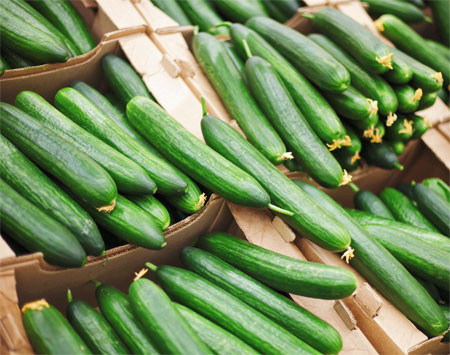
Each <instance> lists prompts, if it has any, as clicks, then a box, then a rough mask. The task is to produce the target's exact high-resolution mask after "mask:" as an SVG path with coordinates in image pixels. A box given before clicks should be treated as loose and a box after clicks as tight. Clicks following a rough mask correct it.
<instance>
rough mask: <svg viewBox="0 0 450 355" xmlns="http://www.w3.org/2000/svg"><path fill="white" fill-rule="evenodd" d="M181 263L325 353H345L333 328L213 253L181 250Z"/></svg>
mask: <svg viewBox="0 0 450 355" xmlns="http://www.w3.org/2000/svg"><path fill="white" fill-rule="evenodd" d="M244 250H245V249H243V251H244ZM181 261H182V263H183V265H184V266H185V267H186V268H187V269H189V270H191V271H193V272H195V273H197V274H199V275H200V276H202V277H204V278H205V279H207V280H209V281H211V282H213V283H214V284H216V285H217V286H219V287H220V288H222V289H223V290H225V291H227V292H229V293H231V294H232V295H234V296H235V297H237V298H239V299H240V300H241V301H243V302H245V303H247V304H248V305H249V306H251V307H253V308H255V309H256V310H257V311H259V312H261V313H262V314H264V315H266V316H267V317H269V318H270V319H272V320H273V321H274V322H276V323H278V324H280V325H281V326H283V327H284V328H285V329H286V330H288V331H290V332H291V333H292V334H294V335H295V336H296V337H298V338H299V339H301V340H303V341H304V342H305V343H307V344H309V345H310V346H312V347H313V348H315V349H316V350H319V351H320V352H321V353H324V354H338V353H339V352H340V351H341V349H342V339H341V337H340V335H339V333H338V332H337V331H336V330H335V329H334V328H333V327H332V326H330V325H329V324H328V323H326V322H325V321H323V320H322V319H320V318H318V317H316V316H315V315H313V314H312V313H310V312H308V311H307V310H305V309H304V308H302V307H300V306H298V305H297V304H296V303H294V302H292V301H291V300H289V299H288V298H286V297H285V296H283V295H281V294H279V293H278V292H276V291H274V290H272V289H270V288H269V287H267V286H265V285H264V284H262V283H260V282H258V281H256V280H255V279H253V278H252V277H250V276H248V275H246V274H245V273H243V272H241V271H239V270H238V269H237V268H235V267H233V266H231V265H230V264H228V263H226V262H224V261H222V260H221V259H219V258H218V257H216V256H214V255H213V254H210V253H208V252H206V251H203V250H200V249H197V248H191V247H186V248H183V249H182V251H181Z"/></svg>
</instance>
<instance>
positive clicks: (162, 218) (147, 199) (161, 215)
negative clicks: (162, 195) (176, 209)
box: [127, 195, 170, 231]
mask: <svg viewBox="0 0 450 355" xmlns="http://www.w3.org/2000/svg"><path fill="white" fill-rule="evenodd" d="M127 198H128V199H129V200H130V201H131V202H133V203H135V204H136V205H138V206H139V207H140V208H142V209H143V210H144V211H145V212H147V213H148V214H149V215H151V216H152V217H153V218H154V219H155V221H156V222H158V224H159V226H160V227H161V229H162V230H163V231H164V230H166V229H167V228H169V225H170V214H169V211H167V208H166V207H165V206H164V205H163V204H162V203H161V202H159V201H158V199H157V198H156V197H154V196H152V195H142V196H127Z"/></svg>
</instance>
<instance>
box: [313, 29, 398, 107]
mask: <svg viewBox="0 0 450 355" xmlns="http://www.w3.org/2000/svg"><path fill="white" fill-rule="evenodd" d="M308 37H309V38H310V39H312V40H313V41H314V42H316V43H317V44H318V45H319V46H321V47H322V48H323V49H325V50H326V51H327V52H328V53H330V54H331V55H332V56H333V57H334V58H336V60H338V61H339V62H340V63H341V64H342V65H343V66H344V67H345V68H346V69H347V70H348V72H349V73H350V77H351V83H352V86H354V87H355V88H356V89H358V90H359V91H360V92H361V93H362V94H363V95H365V96H366V97H368V98H370V99H372V100H376V101H377V102H378V109H379V111H380V113H381V114H382V115H389V114H390V113H394V112H395V111H397V105H398V102H397V96H395V93H394V90H392V88H391V86H390V85H389V84H388V83H387V82H386V81H385V80H384V79H383V78H381V77H380V76H378V75H374V74H372V73H369V72H367V71H366V70H364V69H363V68H362V67H361V66H360V65H359V64H358V62H356V60H355V59H353V58H352V57H351V56H350V55H349V54H348V53H347V52H345V51H344V50H343V49H342V48H341V47H339V46H338V45H336V44H335V43H334V42H333V41H331V40H330V39H329V38H327V37H325V36H324V35H321V34H318V33H313V34H310V35H308Z"/></svg>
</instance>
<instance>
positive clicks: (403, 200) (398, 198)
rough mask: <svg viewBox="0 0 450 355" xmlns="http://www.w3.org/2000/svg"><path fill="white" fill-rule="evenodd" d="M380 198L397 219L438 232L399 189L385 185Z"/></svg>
mask: <svg viewBox="0 0 450 355" xmlns="http://www.w3.org/2000/svg"><path fill="white" fill-rule="evenodd" d="M380 198H381V200H382V201H383V202H384V204H385V205H386V206H387V207H388V208H389V210H390V211H391V213H392V215H393V216H394V217H395V219H396V220H397V221H400V222H404V223H409V224H411V225H413V226H416V227H418V228H422V229H426V230H428V231H431V232H438V230H437V229H436V228H435V227H434V226H433V225H432V224H431V222H430V221H429V220H427V218H426V217H425V216H424V215H423V214H422V213H420V211H419V210H418V209H417V208H416V207H415V206H414V205H413V204H412V202H411V201H410V200H409V199H408V197H406V196H405V195H404V194H402V193H401V192H400V191H398V190H396V189H394V188H392V187H387V188H385V189H384V190H383V191H381V192H380Z"/></svg>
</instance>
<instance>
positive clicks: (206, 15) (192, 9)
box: [178, 0, 228, 35]
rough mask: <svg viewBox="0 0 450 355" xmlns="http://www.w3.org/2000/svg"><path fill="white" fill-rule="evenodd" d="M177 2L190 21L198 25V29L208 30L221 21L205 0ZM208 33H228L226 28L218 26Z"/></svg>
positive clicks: (181, 0) (182, 0)
mask: <svg viewBox="0 0 450 355" xmlns="http://www.w3.org/2000/svg"><path fill="white" fill-rule="evenodd" d="M178 4H179V6H180V7H181V8H182V9H183V10H184V12H185V14H186V15H187V16H188V17H189V18H190V19H191V21H192V22H193V23H194V24H195V25H197V26H199V29H200V31H204V32H208V31H209V30H210V29H211V28H212V27H214V26H216V25H218V24H220V23H222V22H223V20H222V19H221V18H220V16H219V15H218V14H217V12H216V11H215V10H214V9H213V7H212V5H211V4H209V3H208V1H207V0H189V1H186V0H180V1H178ZM210 33H211V34H213V35H228V29H227V28H226V27H219V28H217V29H215V30H214V31H213V32H210Z"/></svg>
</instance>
